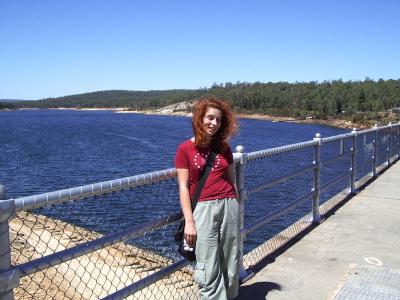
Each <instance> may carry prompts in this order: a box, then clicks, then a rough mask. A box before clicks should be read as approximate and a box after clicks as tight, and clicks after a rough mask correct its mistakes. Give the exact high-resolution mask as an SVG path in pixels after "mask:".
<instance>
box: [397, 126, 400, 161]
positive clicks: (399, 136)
mask: <svg viewBox="0 0 400 300" xmlns="http://www.w3.org/2000/svg"><path fill="white" fill-rule="evenodd" d="M399 158H400V122H399V123H398V124H397V159H399Z"/></svg>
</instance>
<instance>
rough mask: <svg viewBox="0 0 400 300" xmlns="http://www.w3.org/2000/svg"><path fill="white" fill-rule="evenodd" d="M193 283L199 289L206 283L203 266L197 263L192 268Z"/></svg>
mask: <svg viewBox="0 0 400 300" xmlns="http://www.w3.org/2000/svg"><path fill="white" fill-rule="evenodd" d="M193 279H194V282H196V283H197V284H198V285H199V286H200V287H202V286H204V285H205V283H206V270H205V264H204V263H201V262H197V263H196V266H195V267H194V278H193Z"/></svg>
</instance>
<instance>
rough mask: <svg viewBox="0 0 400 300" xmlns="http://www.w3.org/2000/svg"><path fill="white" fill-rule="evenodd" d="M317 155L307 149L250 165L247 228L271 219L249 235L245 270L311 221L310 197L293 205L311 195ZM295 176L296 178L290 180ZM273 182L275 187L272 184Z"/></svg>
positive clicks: (245, 221)
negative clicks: (265, 219) (268, 217)
mask: <svg viewBox="0 0 400 300" xmlns="http://www.w3.org/2000/svg"><path fill="white" fill-rule="evenodd" d="M314 155H315V148H314V147H307V148H303V149H296V150H290V151H287V152H284V153H279V154H273V155H270V156H267V157H263V158H258V159H254V160H249V161H248V162H247V164H246V169H245V187H246V189H247V193H248V198H247V201H246V202H245V215H244V227H245V228H249V227H251V226H253V225H254V224H255V223H257V222H259V221H261V220H262V219H263V218H266V216H272V217H271V220H270V221H268V222H267V223H266V224H264V225H262V226H260V227H259V228H257V230H255V231H254V232H251V233H250V234H248V235H246V240H245V241H244V253H245V256H244V260H243V264H244V266H245V267H249V266H251V265H254V264H256V263H257V262H259V261H260V260H261V259H263V258H264V257H265V256H266V255H268V254H269V253H271V252H273V251H274V250H276V249H277V248H279V247H280V246H281V245H283V244H284V243H285V242H287V241H288V240H289V239H290V238H291V237H293V236H294V235H296V234H297V233H299V232H300V231H301V230H302V229H303V228H304V226H307V224H309V220H308V221H307V222H306V221H304V220H305V219H307V218H309V216H306V217H305V215H307V214H308V213H309V212H310V211H311V200H310V199H311V196H308V197H306V198H305V199H302V200H301V201H299V202H298V203H296V204H295V205H292V206H290V204H293V202H294V201H295V200H297V199H299V198H300V197H302V196H306V195H309V194H310V192H311V189H312V187H313V171H314V169H313V167H314V165H313V161H314ZM283 166H284V167H283ZM293 174H297V175H296V176H294V177H290V176H291V175H293ZM272 182H275V184H274V185H270V183H272ZM291 225H293V226H291ZM285 228H286V229H285Z"/></svg>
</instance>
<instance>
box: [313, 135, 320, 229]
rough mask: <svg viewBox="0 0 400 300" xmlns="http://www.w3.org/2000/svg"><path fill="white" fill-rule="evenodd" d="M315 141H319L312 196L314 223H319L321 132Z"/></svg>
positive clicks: (315, 157)
mask: <svg viewBox="0 0 400 300" xmlns="http://www.w3.org/2000/svg"><path fill="white" fill-rule="evenodd" d="M314 141H317V142H318V143H317V144H316V145H315V153H314V161H313V164H314V165H315V168H314V186H313V197H312V221H311V223H312V224H319V223H320V222H321V215H320V213H319V198H320V196H321V189H320V185H321V145H322V139H321V135H320V134H319V133H317V134H315V138H314Z"/></svg>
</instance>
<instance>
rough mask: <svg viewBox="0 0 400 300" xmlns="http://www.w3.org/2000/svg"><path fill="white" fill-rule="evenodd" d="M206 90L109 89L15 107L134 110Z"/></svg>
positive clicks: (26, 102)
mask: <svg viewBox="0 0 400 300" xmlns="http://www.w3.org/2000/svg"><path fill="white" fill-rule="evenodd" d="M206 92H207V90H200V89H199V90H164V91H125V90H111V91H99V92H93V93H85V94H78V95H71V96H64V97H59V98H47V99H43V100H38V101H23V102H19V103H17V104H16V105H17V107H23V108H57V107H76V108H84V107H85V108H86V107H87V108H89V107H90V108H96V107H127V108H131V109H135V110H144V109H151V108H159V107H163V106H165V105H168V104H172V103H176V102H182V101H187V100H188V99H195V98H198V97H201V96H202V95H204V94H205V93H206Z"/></svg>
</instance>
